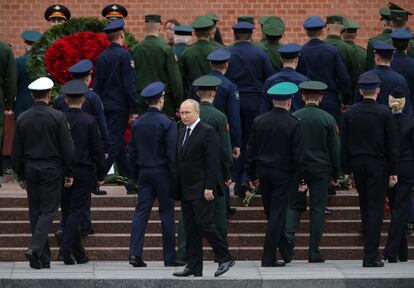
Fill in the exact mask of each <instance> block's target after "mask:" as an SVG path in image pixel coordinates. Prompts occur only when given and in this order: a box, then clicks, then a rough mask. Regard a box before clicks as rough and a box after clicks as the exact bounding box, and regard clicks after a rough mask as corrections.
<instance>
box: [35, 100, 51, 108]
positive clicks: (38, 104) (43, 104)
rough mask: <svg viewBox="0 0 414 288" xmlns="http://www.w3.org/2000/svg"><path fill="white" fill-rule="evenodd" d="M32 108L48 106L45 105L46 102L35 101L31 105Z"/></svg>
mask: <svg viewBox="0 0 414 288" xmlns="http://www.w3.org/2000/svg"><path fill="white" fill-rule="evenodd" d="M33 106H39V107H41V106H49V104H47V103H46V102H44V101H35V102H34V103H33Z"/></svg>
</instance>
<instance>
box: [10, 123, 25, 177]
mask: <svg viewBox="0 0 414 288" xmlns="http://www.w3.org/2000/svg"><path fill="white" fill-rule="evenodd" d="M11 162H12V168H13V171H14V172H16V174H17V177H18V178H19V180H24V178H25V177H24V138H23V133H21V127H20V123H19V121H18V122H17V125H16V129H15V131H14V136H13V147H12V153H11Z"/></svg>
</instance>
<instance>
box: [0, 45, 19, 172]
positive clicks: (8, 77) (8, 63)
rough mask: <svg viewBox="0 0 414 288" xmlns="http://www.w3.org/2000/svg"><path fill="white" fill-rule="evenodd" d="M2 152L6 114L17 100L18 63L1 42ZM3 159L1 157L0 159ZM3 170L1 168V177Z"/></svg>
mask: <svg viewBox="0 0 414 288" xmlns="http://www.w3.org/2000/svg"><path fill="white" fill-rule="evenodd" d="M0 59H1V65H0V151H1V148H2V145H3V129H4V114H5V113H9V114H10V113H11V109H12V106H13V101H14V98H16V62H15V60H14V55H13V51H12V49H11V48H10V46H9V45H8V44H6V43H4V42H2V41H0ZM0 158H1V157H0ZM2 172H3V168H2V165H1V166H0V175H2Z"/></svg>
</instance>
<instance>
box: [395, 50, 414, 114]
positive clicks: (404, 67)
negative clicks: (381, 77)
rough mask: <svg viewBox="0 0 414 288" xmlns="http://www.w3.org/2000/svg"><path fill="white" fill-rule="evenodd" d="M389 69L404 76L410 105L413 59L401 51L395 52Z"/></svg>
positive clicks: (413, 101)
mask: <svg viewBox="0 0 414 288" xmlns="http://www.w3.org/2000/svg"><path fill="white" fill-rule="evenodd" d="M391 69H392V70H394V71H395V72H398V73H400V74H401V75H402V76H403V77H404V79H405V81H406V82H407V85H408V90H409V91H410V95H411V98H410V101H411V106H412V105H414V59H413V58H411V57H409V56H408V55H407V54H405V53H403V52H395V53H394V55H393V57H392V62H391ZM413 111H414V110H413Z"/></svg>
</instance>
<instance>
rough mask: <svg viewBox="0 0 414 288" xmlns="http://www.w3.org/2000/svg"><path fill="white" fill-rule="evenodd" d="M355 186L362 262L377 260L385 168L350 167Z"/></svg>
mask: <svg viewBox="0 0 414 288" xmlns="http://www.w3.org/2000/svg"><path fill="white" fill-rule="evenodd" d="M352 171H353V174H354V179H355V185H356V188H357V191H358V196H359V207H360V211H361V221H362V233H363V239H364V259H363V260H364V262H371V261H376V260H378V259H379V252H378V247H379V244H380V238H381V226H382V221H383V218H384V202H385V196H386V194H387V187H388V174H387V169H386V166H385V165H384V166H381V165H373V164H368V163H367V164H359V165H352Z"/></svg>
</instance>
